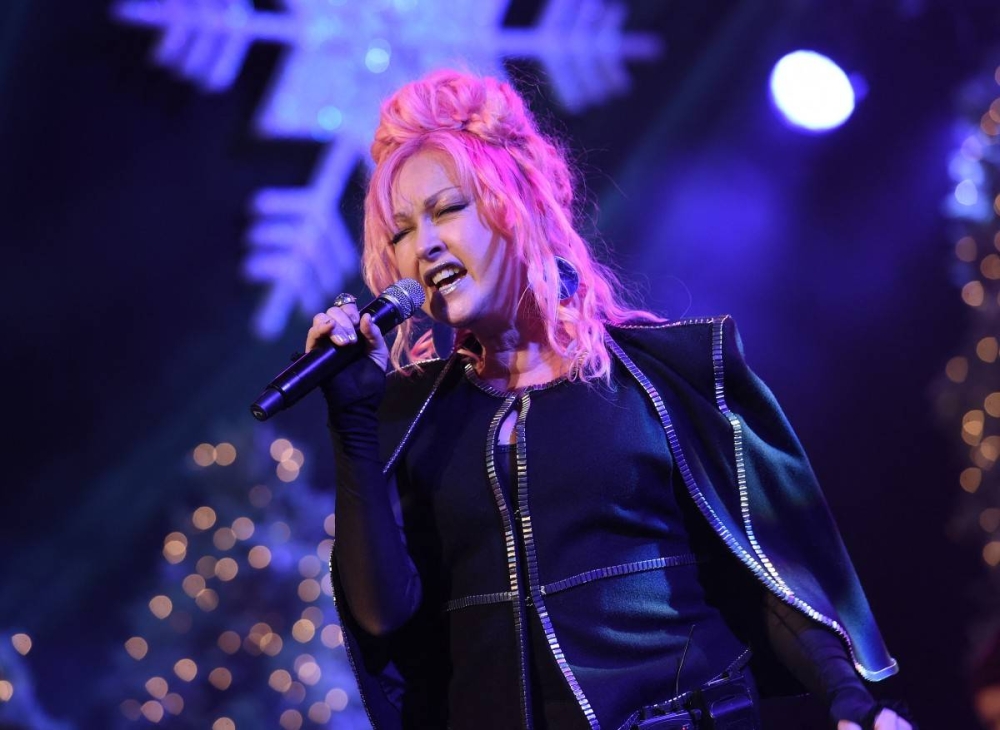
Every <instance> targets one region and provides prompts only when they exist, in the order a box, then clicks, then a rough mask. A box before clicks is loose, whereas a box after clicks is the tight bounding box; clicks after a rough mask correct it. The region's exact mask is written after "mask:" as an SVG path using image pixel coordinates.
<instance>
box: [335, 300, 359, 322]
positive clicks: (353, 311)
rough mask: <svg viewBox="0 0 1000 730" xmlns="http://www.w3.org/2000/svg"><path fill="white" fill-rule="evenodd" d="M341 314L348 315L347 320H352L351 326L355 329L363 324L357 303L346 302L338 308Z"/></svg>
mask: <svg viewBox="0 0 1000 730" xmlns="http://www.w3.org/2000/svg"><path fill="white" fill-rule="evenodd" d="M337 309H339V310H340V311H341V312H343V313H344V314H346V315H347V318H348V319H349V320H351V324H353V325H354V326H355V327H356V326H357V325H358V324H360V323H361V315H360V313H359V311H358V304H357V302H345V303H344V304H341V305H340V306H339V307H337Z"/></svg>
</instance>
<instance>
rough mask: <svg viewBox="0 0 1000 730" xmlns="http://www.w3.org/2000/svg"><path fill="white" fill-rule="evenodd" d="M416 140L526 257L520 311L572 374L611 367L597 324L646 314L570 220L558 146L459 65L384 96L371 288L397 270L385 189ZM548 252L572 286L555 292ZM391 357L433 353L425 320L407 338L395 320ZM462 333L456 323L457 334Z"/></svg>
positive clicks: (373, 195) (370, 209)
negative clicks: (565, 267)
mask: <svg viewBox="0 0 1000 730" xmlns="http://www.w3.org/2000/svg"><path fill="white" fill-rule="evenodd" d="M425 150H436V151H439V152H442V153H444V154H445V155H446V156H447V157H448V158H449V159H450V160H451V161H452V163H453V165H454V171H455V174H456V175H457V177H458V180H457V182H458V184H459V185H460V186H461V187H462V189H464V190H466V191H471V192H472V194H473V196H474V200H475V201H476V203H477V207H478V210H479V214H480V215H481V216H482V217H483V219H484V221H485V222H486V224H487V225H489V226H490V227H491V228H492V229H493V230H494V231H496V232H497V233H499V234H500V236H501V238H502V239H503V240H504V241H505V242H506V244H507V246H509V249H508V255H509V256H511V257H516V258H517V259H519V260H520V261H521V262H522V263H523V264H524V265H525V267H526V271H527V278H528V293H527V297H529V298H530V299H529V301H528V302H527V303H528V304H529V306H531V307H532V309H530V310H529V311H535V312H537V314H538V317H539V318H540V319H541V321H542V322H543V323H544V329H545V333H546V337H547V339H548V342H549V344H550V345H551V346H552V348H553V349H554V350H555V351H556V352H557V353H559V355H561V356H562V357H564V358H566V359H568V360H570V361H573V362H574V363H576V366H575V367H574V368H573V372H572V377H576V378H579V379H581V380H584V381H590V380H596V379H604V380H609V379H610V376H611V356H610V355H609V353H608V349H607V347H606V345H605V344H604V334H605V324H606V323H610V324H621V323H624V322H626V321H635V320H656V319H657V318H656V317H655V316H654V315H652V314H649V313H648V312H643V311H640V310H635V309H632V308H629V307H628V306H627V305H626V304H625V303H624V302H623V301H622V300H621V299H620V298H619V297H618V296H617V295H616V294H615V292H616V291H618V290H620V286H619V283H618V280H617V277H616V276H615V275H614V273H613V272H612V271H611V270H610V269H608V268H607V267H606V266H604V265H602V264H600V263H599V262H597V261H596V260H595V259H594V257H593V255H592V253H591V251H590V247H589V246H588V245H587V243H586V242H585V241H584V240H583V239H582V238H581V237H580V235H579V234H578V233H577V232H576V229H575V228H574V225H573V197H574V191H573V180H572V177H571V174H570V170H569V166H568V165H567V163H566V160H565V157H564V155H563V153H562V152H561V151H560V150H559V148H558V147H556V146H555V145H554V144H553V143H552V142H551V141H550V140H548V139H547V138H546V137H544V136H543V135H542V134H540V133H539V131H538V128H537V125H536V123H535V120H534V119H533V118H532V116H531V113H530V112H529V111H528V110H527V109H526V107H525V104H524V101H523V100H522V99H521V97H520V96H519V95H518V94H517V92H515V91H514V89H513V88H511V86H510V85H509V84H507V83H506V82H503V81H499V80H497V79H494V78H490V77H477V76H474V75H471V74H467V73H462V72H458V71H450V70H442V71H435V72H433V73H431V74H429V75H428V76H426V77H424V78H423V79H421V80H419V81H414V82H411V83H409V84H407V85H405V86H403V87H402V88H401V89H399V90H398V91H397V92H396V93H395V94H394V95H393V96H391V97H390V98H389V99H388V100H387V101H386V102H385V103H384V104H383V105H382V111H381V118H380V120H379V126H378V129H377V130H376V132H375V141H374V142H373V143H372V147H371V153H372V158H373V159H374V160H375V170H374V172H373V173H372V177H371V181H370V183H369V186H368V193H367V196H366V197H365V222H364V252H363V255H362V275H363V277H364V280H365V283H366V284H367V285H368V288H369V289H371V290H372V291H375V292H378V291H382V290H383V289H384V288H385V287H387V286H389V285H390V284H392V283H393V282H394V281H396V280H398V279H399V277H400V273H399V269H398V267H397V266H396V261H395V251H394V249H393V247H392V245H391V243H390V240H391V238H392V236H393V234H394V233H395V230H394V227H393V223H392V220H393V217H392V216H393V210H392V188H393V185H394V184H395V181H396V178H397V176H398V175H399V172H400V169H401V168H402V166H403V164H404V163H405V162H406V161H407V160H409V159H410V158H411V157H413V156H414V155H415V154H417V153H418V152H421V151H425ZM556 256H562V257H563V258H565V259H567V260H568V261H570V262H571V263H572V264H573V265H574V266H575V267H576V269H577V271H578V272H579V275H580V286H579V289H578V290H577V292H576V294H574V295H573V296H572V297H570V298H569V299H568V300H566V301H563V302H560V301H559V273H558V270H557V268H556V261H555V257H556ZM399 329H400V332H399V334H398V336H397V337H396V341H395V342H394V343H393V346H392V351H391V361H392V364H393V366H394V367H395V368H397V369H399V368H400V367H401V365H402V363H403V362H404V360H406V361H419V360H422V359H426V358H427V357H431V356H434V355H435V352H434V344H433V338H432V333H431V332H430V331H429V330H428V331H426V332H424V334H423V335H421V336H420V337H419V338H417V339H416V340H415V341H414V339H413V338H414V331H415V325H414V322H413V321H412V320H408V321H407V322H404V323H403V324H402V325H401V326H400V328H399ZM467 334H468V333H465V332H458V333H456V335H457V340H456V341H457V342H459V343H461V342H462V341H463V339H464V338H465V336H466V335H467Z"/></svg>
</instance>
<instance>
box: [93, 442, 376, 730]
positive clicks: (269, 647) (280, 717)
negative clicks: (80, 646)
mask: <svg viewBox="0 0 1000 730" xmlns="http://www.w3.org/2000/svg"><path fill="white" fill-rule="evenodd" d="M230 438H231V439H232V441H234V442H235V443H229V442H225V443H219V444H214V445H213V444H208V443H204V444H200V445H198V446H197V447H196V448H194V449H193V451H192V452H191V453H190V454H189V455H188V457H187V458H189V459H190V460H191V462H190V464H191V469H190V478H192V479H198V480H202V481H204V482H205V484H204V488H202V489H199V490H198V493H200V494H210V495H212V497H211V504H203V505H201V506H197V507H195V508H193V509H191V508H189V509H187V510H185V511H184V512H183V513H179V514H177V515H176V516H175V519H174V520H173V522H174V524H176V529H175V531H173V532H170V533H169V534H167V535H166V536H165V537H164V541H163V558H164V562H163V563H162V567H161V569H160V571H159V580H158V584H157V586H156V588H155V590H154V592H153V594H152V595H149V596H147V597H145V598H144V599H143V600H142V601H140V602H139V603H138V604H137V605H135V606H134V607H132V609H131V610H130V611H129V616H130V626H129V627H128V628H127V629H124V630H123V633H124V637H123V644H124V646H123V648H122V649H121V651H120V654H119V657H118V658H117V660H116V664H117V671H116V673H115V676H112V677H109V678H108V680H107V682H106V687H107V689H106V696H108V697H116V699H117V700H118V701H119V702H120V708H121V713H120V715H119V716H118V721H117V724H116V727H119V728H135V727H138V726H148V725H149V724H150V723H156V724H160V725H162V726H164V727H169V728H199V729H203V728H208V727H211V728H212V729H213V730H233V729H234V728H244V729H245V728H262V727H267V728H272V727H281V728H284V730H298V728H301V727H318V726H324V727H326V726H331V727H367V726H368V721H367V717H366V715H365V711H364V708H363V706H362V704H361V702H360V699H359V698H358V695H357V689H356V686H355V681H354V676H353V674H352V671H351V667H350V663H349V660H348V658H347V654H346V651H345V649H344V645H343V635H342V633H341V630H340V626H339V625H338V620H337V614H336V609H335V607H334V605H333V601H332V599H331V598H330V594H331V590H330V579H329V564H328V560H329V555H330V548H331V546H332V537H333V534H334V514H333V497H332V494H325V493H320V492H319V491H318V490H315V489H313V488H312V487H311V486H310V485H309V482H308V477H307V476H306V469H305V457H304V455H303V453H302V451H300V450H299V449H298V448H296V447H295V446H294V445H293V444H292V443H291V442H290V441H289V440H287V439H284V438H276V437H275V434H274V432H273V430H272V429H270V428H268V427H265V426H259V425H257V426H253V427H250V428H249V429H248V430H247V431H246V432H245V433H243V434H241V435H238V436H237V437H235V438H234V437H230ZM237 454H239V458H237Z"/></svg>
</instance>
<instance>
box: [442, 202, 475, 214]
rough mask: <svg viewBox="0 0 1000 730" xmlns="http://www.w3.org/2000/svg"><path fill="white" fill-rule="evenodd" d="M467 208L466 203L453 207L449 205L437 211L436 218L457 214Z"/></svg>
mask: <svg viewBox="0 0 1000 730" xmlns="http://www.w3.org/2000/svg"><path fill="white" fill-rule="evenodd" d="M467 207H469V204H468V203H456V204H455V205H449V206H448V207H447V208H442V209H441V210H439V211H438V217H441V216H443V215H448V214H449V213H459V212H461V211H463V210H465V209H466V208H467Z"/></svg>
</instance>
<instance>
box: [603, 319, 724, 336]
mask: <svg viewBox="0 0 1000 730" xmlns="http://www.w3.org/2000/svg"><path fill="white" fill-rule="evenodd" d="M715 320H716V317H694V318H692V319H676V320H671V321H669V322H649V323H648V324H647V323H642V324H639V323H632V324H611V323H606V324H608V325H609V326H611V327H614V328H615V329H619V330H662V329H666V328H667V327H682V326H684V325H686V324H711V323H712V322H714V321H715ZM609 336H610V335H609Z"/></svg>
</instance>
